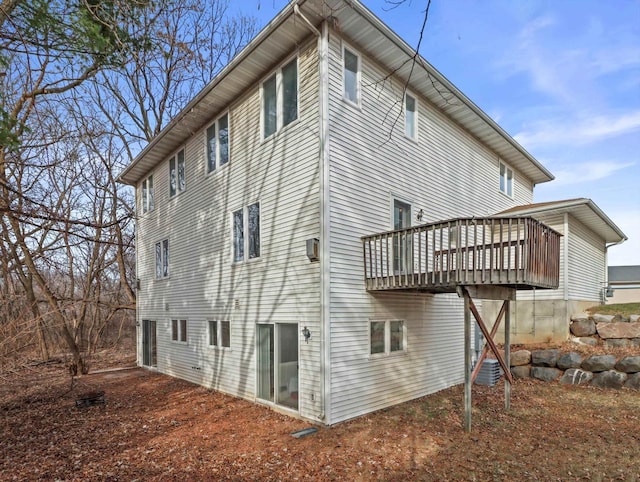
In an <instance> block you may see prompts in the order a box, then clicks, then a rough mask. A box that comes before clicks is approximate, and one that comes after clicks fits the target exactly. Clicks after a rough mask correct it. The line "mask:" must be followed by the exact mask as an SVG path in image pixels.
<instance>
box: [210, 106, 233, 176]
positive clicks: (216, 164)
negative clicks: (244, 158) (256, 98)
mask: <svg viewBox="0 0 640 482" xmlns="http://www.w3.org/2000/svg"><path fill="white" fill-rule="evenodd" d="M225 117H226V122H227V127H226V130H227V143H226V146H227V148H226V154H227V160H226V161H224V162H222V155H221V152H222V150H221V149H220V146H221V145H222V144H221V142H220V123H221V121H222V120H223V119H224V118H225ZM230 118H231V116H230V113H229V111H228V110H227V111H225V112H223V113H222V114H221V115H219V116H218V117H217V118H216V120H214V121H213V122H212V123H211V124H209V125H208V126H207V127H206V128H205V130H204V161H205V164H206V167H205V170H206V173H207V175H210V174H213V173H215V172H216V171H218V170H219V169H222V168H223V167H225V166H226V165H228V164H229V162H230V161H231V120H230ZM211 128H214V129H215V134H214V137H215V143H216V146H215V153H214V156H215V157H214V159H213V165H212V164H211V162H210V159H209V157H210V153H211V149H210V147H211V146H210V137H209V131H210V130H211Z"/></svg>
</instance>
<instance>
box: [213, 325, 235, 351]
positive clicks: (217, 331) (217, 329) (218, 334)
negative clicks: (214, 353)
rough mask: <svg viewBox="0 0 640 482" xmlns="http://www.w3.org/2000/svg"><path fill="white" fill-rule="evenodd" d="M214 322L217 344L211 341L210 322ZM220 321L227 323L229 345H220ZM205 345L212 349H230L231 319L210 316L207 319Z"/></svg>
mask: <svg viewBox="0 0 640 482" xmlns="http://www.w3.org/2000/svg"><path fill="white" fill-rule="evenodd" d="M213 322H215V323H216V337H217V340H218V344H217V345H214V344H212V343H211V323H213ZM222 323H229V346H222V345H221V344H220V343H221V341H222ZM207 346H208V347H209V348H210V349H212V350H222V351H231V321H230V320H228V319H223V318H210V319H208V320H207Z"/></svg>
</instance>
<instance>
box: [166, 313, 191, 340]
mask: <svg viewBox="0 0 640 482" xmlns="http://www.w3.org/2000/svg"><path fill="white" fill-rule="evenodd" d="M174 320H175V321H176V322H177V324H178V330H177V335H178V339H177V340H174V339H173V322H174ZM181 321H184V322H185V323H184V324H185V334H184V335H185V336H184V340H181V338H182V323H181ZM169 339H170V340H171V343H179V344H181V345H188V344H189V320H188V319H187V318H179V317H178V318H171V319H169Z"/></svg>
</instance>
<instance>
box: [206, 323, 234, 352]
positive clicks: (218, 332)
mask: <svg viewBox="0 0 640 482" xmlns="http://www.w3.org/2000/svg"><path fill="white" fill-rule="evenodd" d="M209 345H210V346H218V347H223V348H229V347H230V346H231V324H230V323H229V322H228V321H217V320H211V321H209Z"/></svg>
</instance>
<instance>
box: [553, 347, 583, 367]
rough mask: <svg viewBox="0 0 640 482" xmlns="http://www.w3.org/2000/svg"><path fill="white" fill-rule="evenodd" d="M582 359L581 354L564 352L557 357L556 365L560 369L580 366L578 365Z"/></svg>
mask: <svg viewBox="0 0 640 482" xmlns="http://www.w3.org/2000/svg"><path fill="white" fill-rule="evenodd" d="M582 360H584V357H583V356H582V355H580V354H579V353H576V352H574V351H572V352H570V353H565V354H564V355H562V356H561V357H560V358H558V363H557V366H558V368H559V369H560V370H567V369H569V368H580V365H582Z"/></svg>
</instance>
